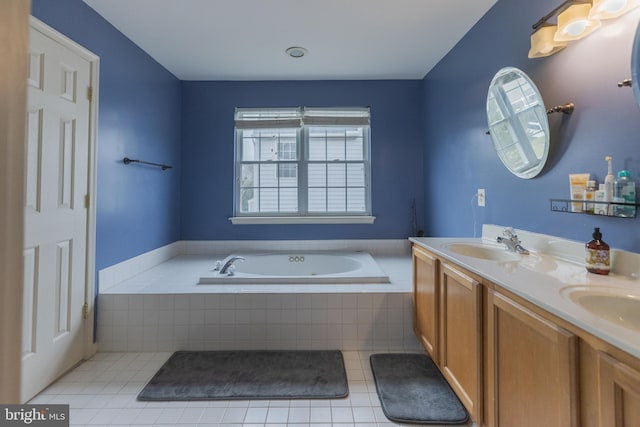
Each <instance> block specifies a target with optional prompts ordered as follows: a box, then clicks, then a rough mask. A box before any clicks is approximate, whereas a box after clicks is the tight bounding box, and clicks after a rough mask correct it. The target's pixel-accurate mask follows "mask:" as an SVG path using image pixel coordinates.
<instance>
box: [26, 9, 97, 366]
mask: <svg viewBox="0 0 640 427" xmlns="http://www.w3.org/2000/svg"><path fill="white" fill-rule="evenodd" d="M29 24H30V27H31V28H32V29H34V30H36V31H38V32H40V33H42V34H44V35H45V36H47V37H49V38H50V39H52V40H54V41H55V42H57V43H59V44H61V45H63V46H64V47H66V48H68V49H70V50H71V51H73V52H74V53H76V54H77V55H78V56H80V57H82V58H83V59H85V60H87V61H88V62H89V63H90V67H91V69H90V77H89V81H90V85H91V88H92V89H91V95H90V99H89V109H90V111H89V159H88V164H87V165H88V182H87V191H88V195H89V203H88V207H87V249H86V269H85V292H84V295H85V296H84V302H85V304H86V307H87V309H86V311H85V313H86V318H85V319H83V324H82V326H83V334H84V336H83V353H84V354H83V355H84V358H85V359H88V358H90V357H91V356H93V355H94V354H95V353H96V352H97V351H98V346H97V342H94V325H95V320H94V316H95V298H96V289H95V285H96V271H95V270H96V199H97V197H96V195H97V180H96V176H97V174H96V173H97V138H98V95H99V82H100V75H99V74H100V57H99V56H97V55H96V54H94V53H93V52H91V51H89V50H88V49H86V48H85V47H83V46H81V45H79V44H78V43H76V42H75V41H73V40H71V39H70V38H69V37H67V36H65V35H63V34H62V33H60V32H58V31H56V30H54V29H53V28H51V27H50V26H48V25H47V24H45V23H44V22H42V21H40V20H39V19H38V18H35V17H34V16H30V21H29ZM25 111H26V109H25ZM23 210H24V209H23Z"/></svg>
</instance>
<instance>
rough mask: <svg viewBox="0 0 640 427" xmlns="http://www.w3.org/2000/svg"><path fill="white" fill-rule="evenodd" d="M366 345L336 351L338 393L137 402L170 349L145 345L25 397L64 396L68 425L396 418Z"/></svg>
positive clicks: (346, 422) (329, 425)
mask: <svg viewBox="0 0 640 427" xmlns="http://www.w3.org/2000/svg"><path fill="white" fill-rule="evenodd" d="M303 302H304V301H303ZM371 353H372V352H370V351H345V352H343V355H344V359H345V365H346V366H347V375H348V380H349V390H350V395H349V397H347V398H344V399H312V400H305V399H302V400H298V399H294V400H228V401H224V400H222V401H218V400H216V401H193V402H186V401H176V402H139V401H137V400H136V397H137V394H138V392H139V391H140V390H141V389H142V387H143V386H144V385H145V384H146V381H148V379H149V378H151V376H153V374H154V373H155V372H156V370H157V369H158V368H159V367H160V366H162V364H163V363H164V362H165V361H166V359H167V358H168V357H169V356H170V355H171V353H168V352H157V353H153V352H152V353H98V354H97V355H96V356H95V357H93V358H92V359H91V360H90V361H87V362H85V363H83V364H82V365H80V366H78V367H77V368H76V369H74V370H73V371H71V372H70V373H69V374H67V375H66V376H65V377H63V378H61V379H60V380H59V381H57V382H56V383H54V384H53V385H51V386H50V387H49V388H47V389H46V390H45V391H44V392H43V393H41V394H40V395H38V396H36V397H35V398H34V399H33V400H32V401H31V402H30V403H40V404H54V403H61V404H69V405H70V410H71V413H70V418H71V425H73V426H91V427H99V426H101V425H105V426H106V425H110V426H114V425H115V426H117V427H124V426H132V427H137V426H151V425H158V426H165V427H168V426H179V427H190V426H193V427H254V426H260V427H302V426H304V427H383V426H384V427H386V426H398V424H396V423H393V422H390V421H389V420H388V419H387V418H386V417H385V416H384V413H383V412H382V408H381V407H380V401H379V399H378V395H377V393H376V388H375V383H374V382H373V380H372V379H371V372H370V368H369V356H370V354H371ZM143 378H144V379H143ZM470 426H471V427H474V425H470Z"/></svg>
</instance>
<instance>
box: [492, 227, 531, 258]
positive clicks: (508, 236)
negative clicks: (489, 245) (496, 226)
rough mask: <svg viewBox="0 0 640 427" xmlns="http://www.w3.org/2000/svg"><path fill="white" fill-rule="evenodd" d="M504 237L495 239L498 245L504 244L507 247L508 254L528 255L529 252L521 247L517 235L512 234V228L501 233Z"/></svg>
mask: <svg viewBox="0 0 640 427" xmlns="http://www.w3.org/2000/svg"><path fill="white" fill-rule="evenodd" d="M502 234H503V235H504V237H500V236H498V237H496V241H497V242H498V243H504V244H505V245H506V246H507V250H508V251H509V252H516V253H519V254H521V255H529V251H528V250H526V249H525V248H523V247H522V245H521V244H520V243H521V242H520V239H518V235H517V234H515V233H514V232H513V228H511V227H508V228H505V229H504V231H502Z"/></svg>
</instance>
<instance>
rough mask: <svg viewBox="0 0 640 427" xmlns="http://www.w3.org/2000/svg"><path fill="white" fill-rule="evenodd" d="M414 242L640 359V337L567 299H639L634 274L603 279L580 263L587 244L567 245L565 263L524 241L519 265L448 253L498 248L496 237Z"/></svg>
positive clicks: (639, 285)
mask: <svg viewBox="0 0 640 427" xmlns="http://www.w3.org/2000/svg"><path fill="white" fill-rule="evenodd" d="M491 227H492V226H491ZM495 230H496V228H488V229H485V230H483V235H486V234H487V232H488V233H491V234H490V235H492V236H497V235H499V234H494V233H495ZM517 232H518V235H519V236H521V233H523V234H524V232H522V231H521V230H517ZM541 236H544V235H536V234H534V233H531V236H527V237H529V239H528V241H527V242H526V243H530V244H533V243H534V242H535V241H536V239H540V238H541ZM546 237H551V236H546ZM409 240H410V241H412V242H414V243H416V244H418V245H420V246H422V247H424V248H425V249H427V250H429V251H430V252H432V253H434V254H436V255H438V256H440V257H442V258H443V259H446V260H449V261H451V262H454V263H455V264H457V265H459V266H460V267H462V268H465V269H467V270H468V271H470V272H473V273H476V274H477V275H479V276H482V277H484V278H486V279H488V280H489V281H491V282H493V283H495V284H496V285H499V286H500V287H502V288H504V289H507V290H509V291H511V292H513V293H514V294H516V295H518V296H520V297H522V298H524V299H526V300H527V301H530V302H532V303H534V304H536V305H537V306H539V307H540V308H542V309H544V310H546V311H548V312H550V313H552V314H554V315H556V316H558V317H560V318H562V319H564V320H566V321H567V322H570V323H572V324H574V325H575V326H577V327H579V328H581V329H583V330H584V331H586V332H588V333H590V334H592V335H594V336H596V337H598V338H600V339H602V340H604V341H607V342H609V343H610V344H612V345H614V346H616V347H618V348H620V349H621V350H624V351H626V352H628V353H629V354H631V355H633V356H635V357H638V358H640V332H637V331H635V330H632V329H627V328H625V327H622V326H619V325H617V324H615V323H612V322H609V321H607V320H605V319H603V318H601V317H599V316H596V315H595V314H592V313H591V312H589V311H587V310H586V309H584V308H583V307H581V306H580V305H578V304H577V303H575V302H573V301H571V300H570V299H569V298H568V297H567V291H568V290H571V289H572V287H588V288H592V287H593V288H622V289H624V290H629V293H632V294H634V295H640V280H639V279H638V276H637V274H635V273H631V274H618V273H616V272H612V273H611V274H610V275H607V276H603V275H597V274H592V273H589V272H587V271H586V269H585V267H584V265H583V264H582V263H580V262H576V256H575V255H576V254H575V249H576V247H579V248H582V250H584V249H583V246H584V245H583V244H577V242H570V241H564V243H567V242H568V245H569V246H570V247H572V249H573V253H572V254H568V255H569V256H568V257H567V258H561V257H559V256H557V254H550V253H548V252H545V251H541V250H540V251H538V250H532V247H528V246H527V245H526V244H525V238H523V237H521V240H522V242H523V246H524V247H526V248H527V249H529V250H531V253H530V254H529V255H519V259H518V260H516V261H493V260H485V259H480V258H475V257H470V256H465V255H460V254H458V253H455V252H453V251H451V250H449V249H448V245H450V244H452V243H470V244H493V242H494V241H495V237H492V241H491V240H489V237H486V238H485V240H483V239H480V238H430V237H416V238H410V239H409ZM559 240H561V239H554V241H553V242H554V243H557V242H558V241H559ZM549 242H550V241H549ZM576 245H578V246H576ZM496 246H497V244H496ZM550 252H551V251H550ZM569 252H570V251H569ZM633 255H636V254H629V253H626V254H621V255H620V256H619V257H620V260H622V258H623V256H625V257H629V256H633ZM636 265H637V264H636ZM621 270H622V268H621ZM625 273H628V271H625Z"/></svg>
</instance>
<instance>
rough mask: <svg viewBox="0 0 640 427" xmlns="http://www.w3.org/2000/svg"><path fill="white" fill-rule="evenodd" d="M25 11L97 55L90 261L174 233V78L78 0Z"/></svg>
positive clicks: (142, 247) (117, 256)
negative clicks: (161, 166)
mask: <svg viewBox="0 0 640 427" xmlns="http://www.w3.org/2000/svg"><path fill="white" fill-rule="evenodd" d="M32 14H33V15H34V16H35V17H37V18H39V19H40V20H42V21H44V22H45V23H47V24H48V25H50V26H51V27H53V28H55V29H56V30H58V31H60V32H61V33H63V34H65V35H66V36H68V37H69V38H71V39H73V40H74V41H76V42H77V43H79V44H81V45H82V46H84V47H86V48H87V49H89V50H91V51H92V52H93V53H95V54H96V55H98V56H100V105H99V111H100V113H99V119H98V122H99V123H98V153H97V154H98V178H97V179H98V199H97V248H96V268H97V269H98V270H99V269H102V268H105V267H108V266H110V265H113V264H115V263H118V262H120V261H123V260H126V259H128V258H131V257H133V256H136V255H139V254H141V253H144V252H147V251H149V250H152V249H155V248H158V247H160V246H163V245H166V244H168V243H171V242H174V241H176V240H178V239H179V238H180V208H179V206H180V137H181V135H180V130H181V124H180V118H181V115H180V108H181V87H180V81H179V80H178V79H177V78H176V77H175V76H173V75H172V74H171V73H169V72H168V71H167V70H166V69H165V68H163V67H162V66H160V65H159V64H158V63H157V62H156V61H155V60H154V59H153V58H151V57H150V56H149V55H147V54H146V53H145V52H143V51H142V50H141V49H140V48H139V47H138V46H136V45H135V44H134V43H132V42H131V41H130V40H129V39H127V38H126V37H125V36H124V35H123V34H122V33H120V32H119V31H118V30H117V29H115V28H114V27H113V26H112V25H111V24H109V23H108V22H107V21H105V20H104V19H103V18H102V17H101V16H100V15H98V14H97V13H95V12H94V10H93V9H91V8H90V7H89V6H87V5H86V4H85V3H83V2H82V1H81V0H56V1H51V0H32ZM124 157H130V158H133V159H137V158H139V159H143V160H148V161H154V162H161V163H168V164H170V165H173V166H174V167H175V169H171V170H168V171H165V172H162V171H161V170H160V169H156V168H148V167H142V166H136V165H130V166H125V165H124V164H123V163H122V159H123V158H124Z"/></svg>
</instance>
